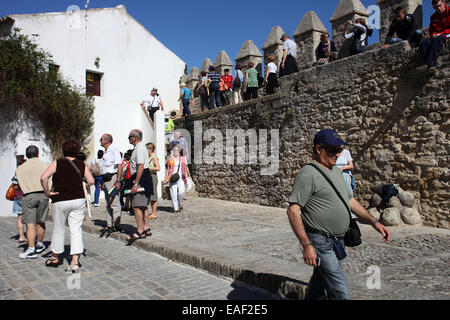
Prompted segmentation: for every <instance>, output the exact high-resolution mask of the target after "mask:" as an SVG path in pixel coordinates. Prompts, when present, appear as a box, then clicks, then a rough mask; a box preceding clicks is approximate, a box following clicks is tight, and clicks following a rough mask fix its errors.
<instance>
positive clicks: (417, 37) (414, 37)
mask: <svg viewBox="0 0 450 320" xmlns="http://www.w3.org/2000/svg"><path fill="white" fill-rule="evenodd" d="M422 38H423V32H422V30H416V31H415V32H413V33H411V35H410V36H409V37H408V39H407V40H408V41H409V43H410V44H413V45H414V46H416V47H418V46H419V44H420V42H421V41H422ZM402 41H403V39H400V38H392V37H388V38H387V39H386V43H387V44H396V43H399V42H402Z"/></svg>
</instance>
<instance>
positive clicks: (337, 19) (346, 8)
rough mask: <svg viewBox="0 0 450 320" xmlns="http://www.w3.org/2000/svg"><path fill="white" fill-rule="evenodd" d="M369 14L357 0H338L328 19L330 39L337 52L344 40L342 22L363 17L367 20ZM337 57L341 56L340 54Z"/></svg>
mask: <svg viewBox="0 0 450 320" xmlns="http://www.w3.org/2000/svg"><path fill="white" fill-rule="evenodd" d="M369 16H370V15H369V13H368V12H367V9H366V7H364V5H363V4H362V3H361V1H359V0H341V1H340V2H339V4H338V6H337V7H336V10H335V11H334V13H333V15H332V16H331V19H330V22H331V25H332V31H331V35H332V37H333V39H332V40H333V41H334V44H335V45H336V50H338V51H339V53H341V49H342V46H343V44H344V42H345V37H344V23H345V22H346V21H348V20H352V21H353V22H354V21H355V20H356V19H357V18H364V19H366V21H367V19H368V17H369ZM339 57H340V58H341V54H340V55H339Z"/></svg>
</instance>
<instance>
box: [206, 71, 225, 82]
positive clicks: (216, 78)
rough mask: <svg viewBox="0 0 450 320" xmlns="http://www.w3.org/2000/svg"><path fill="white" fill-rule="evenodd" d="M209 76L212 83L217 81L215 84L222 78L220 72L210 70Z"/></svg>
mask: <svg viewBox="0 0 450 320" xmlns="http://www.w3.org/2000/svg"><path fill="white" fill-rule="evenodd" d="M208 78H209V80H211V82H212V83H215V84H219V82H220V80H222V78H221V77H220V74H218V73H217V72H215V71H211V72H209V73H208Z"/></svg>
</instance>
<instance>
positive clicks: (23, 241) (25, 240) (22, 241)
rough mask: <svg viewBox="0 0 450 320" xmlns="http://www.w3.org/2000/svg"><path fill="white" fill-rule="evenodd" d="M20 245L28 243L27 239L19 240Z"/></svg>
mask: <svg viewBox="0 0 450 320" xmlns="http://www.w3.org/2000/svg"><path fill="white" fill-rule="evenodd" d="M18 241H19V243H25V242H27V239H24V238H19V240H18Z"/></svg>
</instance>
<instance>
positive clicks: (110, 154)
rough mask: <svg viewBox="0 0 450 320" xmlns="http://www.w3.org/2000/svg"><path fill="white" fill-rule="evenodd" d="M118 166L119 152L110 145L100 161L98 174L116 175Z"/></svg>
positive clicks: (120, 162)
mask: <svg viewBox="0 0 450 320" xmlns="http://www.w3.org/2000/svg"><path fill="white" fill-rule="evenodd" d="M119 164H122V157H121V156H120V151H119V149H117V148H116V147H115V146H113V145H110V146H109V148H108V150H106V152H105V154H104V155H103V158H102V159H101V160H100V174H101V175H104V174H106V173H117V166H118V165H119Z"/></svg>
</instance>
